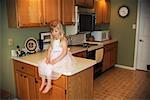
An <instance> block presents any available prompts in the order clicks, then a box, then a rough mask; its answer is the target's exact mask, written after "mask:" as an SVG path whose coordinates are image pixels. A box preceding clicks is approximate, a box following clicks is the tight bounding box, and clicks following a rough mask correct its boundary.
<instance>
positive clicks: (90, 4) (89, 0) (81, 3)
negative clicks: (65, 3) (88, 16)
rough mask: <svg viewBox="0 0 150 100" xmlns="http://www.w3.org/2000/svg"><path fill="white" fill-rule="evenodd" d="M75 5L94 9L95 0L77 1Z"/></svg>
mask: <svg viewBox="0 0 150 100" xmlns="http://www.w3.org/2000/svg"><path fill="white" fill-rule="evenodd" d="M75 5H77V6H81V7H85V8H93V6H94V0H75Z"/></svg>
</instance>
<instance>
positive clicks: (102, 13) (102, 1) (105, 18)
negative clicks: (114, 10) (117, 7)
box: [94, 0, 111, 24]
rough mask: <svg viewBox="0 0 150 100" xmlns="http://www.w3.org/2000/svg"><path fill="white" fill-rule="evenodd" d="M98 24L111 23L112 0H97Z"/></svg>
mask: <svg viewBox="0 0 150 100" xmlns="http://www.w3.org/2000/svg"><path fill="white" fill-rule="evenodd" d="M94 8H95V12H96V24H108V23H110V11H111V9H110V0H95V6H94Z"/></svg>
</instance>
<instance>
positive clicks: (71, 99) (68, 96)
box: [13, 60, 93, 100]
mask: <svg viewBox="0 0 150 100" xmlns="http://www.w3.org/2000/svg"><path fill="white" fill-rule="evenodd" d="M13 64H14V71H15V74H14V75H15V81H16V92H17V97H19V99H21V100H76V99H89V100H91V99H93V67H90V68H88V69H86V70H83V71H81V72H79V73H77V74H75V75H71V76H64V75H62V76H61V77H60V78H59V79H57V80H54V81H52V89H51V90H50V91H49V92H48V93H47V94H42V93H40V92H39V88H40V85H41V79H40V77H39V75H38V68H37V67H36V66H32V65H29V64H26V63H23V62H20V61H17V60H13ZM31 72H32V73H31Z"/></svg>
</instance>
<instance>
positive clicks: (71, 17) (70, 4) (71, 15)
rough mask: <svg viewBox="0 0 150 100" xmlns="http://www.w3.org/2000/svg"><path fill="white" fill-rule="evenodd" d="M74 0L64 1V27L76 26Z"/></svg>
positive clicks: (62, 16)
mask: <svg viewBox="0 0 150 100" xmlns="http://www.w3.org/2000/svg"><path fill="white" fill-rule="evenodd" d="M74 5H75V4H74V0H62V10H61V12H62V15H61V18H62V19H61V20H62V23H63V25H72V24H75V6H74Z"/></svg>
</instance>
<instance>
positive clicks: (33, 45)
mask: <svg viewBox="0 0 150 100" xmlns="http://www.w3.org/2000/svg"><path fill="white" fill-rule="evenodd" d="M24 46H25V48H26V50H27V51H28V52H29V53H35V52H36V50H37V47H38V44H37V40H36V39H35V38H33V37H29V38H27V39H26V41H25V44H24Z"/></svg>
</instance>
